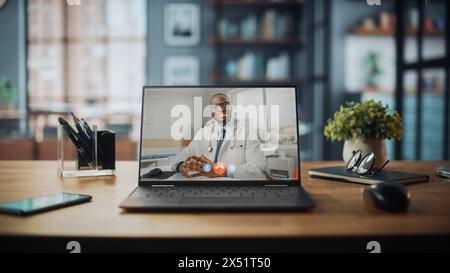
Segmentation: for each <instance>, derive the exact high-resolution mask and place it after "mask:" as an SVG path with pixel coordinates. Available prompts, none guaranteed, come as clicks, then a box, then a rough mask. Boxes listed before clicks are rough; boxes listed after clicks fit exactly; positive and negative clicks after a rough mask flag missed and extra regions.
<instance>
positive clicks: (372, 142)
mask: <svg viewBox="0 0 450 273" xmlns="http://www.w3.org/2000/svg"><path fill="white" fill-rule="evenodd" d="M357 150H361V151H362V156H365V155H366V154H368V153H374V154H375V157H376V160H375V164H374V165H373V167H374V168H375V169H379V168H380V167H381V166H382V165H383V164H384V162H386V160H387V152H386V143H385V142H384V139H378V138H362V139H349V140H346V141H345V143H344V150H343V151H342V157H343V158H344V161H345V162H346V163H347V162H348V160H349V159H350V158H351V157H352V155H353V151H357Z"/></svg>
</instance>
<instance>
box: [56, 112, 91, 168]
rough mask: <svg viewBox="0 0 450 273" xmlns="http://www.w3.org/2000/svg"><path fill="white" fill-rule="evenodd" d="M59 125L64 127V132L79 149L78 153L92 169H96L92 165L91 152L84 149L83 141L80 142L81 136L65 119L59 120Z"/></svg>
mask: <svg viewBox="0 0 450 273" xmlns="http://www.w3.org/2000/svg"><path fill="white" fill-rule="evenodd" d="M58 122H59V124H61V125H62V127H63V130H64V132H66V134H67V136H68V137H69V138H70V140H71V141H72V142H73V144H74V145H75V147H76V148H77V151H78V153H79V154H80V155H81V157H83V159H84V160H85V161H86V162H87V163H88V164H89V166H90V167H91V168H95V166H94V164H93V163H92V160H90V158H92V156H90V154H89V150H88V149H87V148H86V147H83V146H84V145H83V143H82V141H80V138H79V136H78V135H77V133H76V132H75V130H74V129H73V128H72V126H70V124H69V123H68V122H67V121H66V120H64V119H63V118H61V117H59V118H58Z"/></svg>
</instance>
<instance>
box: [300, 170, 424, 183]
mask: <svg viewBox="0 0 450 273" xmlns="http://www.w3.org/2000/svg"><path fill="white" fill-rule="evenodd" d="M308 174H309V175H310V176H311V177H316V178H327V179H334V180H340V181H346V182H353V183H361V184H369V185H371V184H377V183H380V182H396V183H401V184H412V183H420V182H427V181H428V179H429V176H428V175H425V174H418V173H407V172H397V171H388V170H383V171H381V172H380V173H378V174H376V175H372V176H362V175H359V174H357V173H354V172H351V171H347V169H346V168H345V167H343V166H338V167H326V168H319V169H311V170H309V171H308Z"/></svg>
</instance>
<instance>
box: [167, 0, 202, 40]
mask: <svg viewBox="0 0 450 273" xmlns="http://www.w3.org/2000/svg"><path fill="white" fill-rule="evenodd" d="M164 41H165V43H166V44H167V45H168V46H194V45H197V44H198V43H199V42H200V6H199V5H198V4H195V3H170V4H166V5H165V10H164Z"/></svg>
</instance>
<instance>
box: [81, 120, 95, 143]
mask: <svg viewBox="0 0 450 273" xmlns="http://www.w3.org/2000/svg"><path fill="white" fill-rule="evenodd" d="M81 124H82V126H83V128H84V130H86V133H87V134H88V135H89V136H90V137H91V138H94V132H92V130H91V127H89V124H88V123H87V122H86V120H84V119H83V118H82V119H81Z"/></svg>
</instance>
